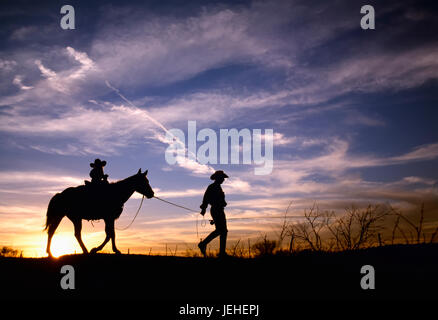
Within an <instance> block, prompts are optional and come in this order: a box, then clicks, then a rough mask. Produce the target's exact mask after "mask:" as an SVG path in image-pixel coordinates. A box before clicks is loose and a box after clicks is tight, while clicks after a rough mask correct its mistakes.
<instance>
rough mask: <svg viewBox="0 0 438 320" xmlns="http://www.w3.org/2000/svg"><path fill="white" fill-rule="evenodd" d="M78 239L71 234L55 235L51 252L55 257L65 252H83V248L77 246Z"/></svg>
mask: <svg viewBox="0 0 438 320" xmlns="http://www.w3.org/2000/svg"><path fill="white" fill-rule="evenodd" d="M76 243H77V242H76V239H75V237H74V236H72V235H71V234H62V233H61V234H56V233H55V235H54V236H53V239H52V244H51V248H50V249H51V252H52V255H53V256H54V257H59V256H62V255H65V254H72V253H75V252H78V250H79V252H81V249H80V248H79V247H78V246H76Z"/></svg>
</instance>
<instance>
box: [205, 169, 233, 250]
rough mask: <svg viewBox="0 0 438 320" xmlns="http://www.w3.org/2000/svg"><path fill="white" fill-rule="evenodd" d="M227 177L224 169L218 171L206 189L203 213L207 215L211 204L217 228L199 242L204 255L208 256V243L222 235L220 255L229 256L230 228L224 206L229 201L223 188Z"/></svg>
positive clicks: (211, 211) (212, 215)
mask: <svg viewBox="0 0 438 320" xmlns="http://www.w3.org/2000/svg"><path fill="white" fill-rule="evenodd" d="M225 178H228V176H227V175H226V174H225V173H224V172H223V171H222V170H219V171H216V172H215V173H213V174H212V176H211V177H210V179H211V180H214V182H213V183H212V184H210V185H209V186H208V188H207V190H206V191H205V194H204V198H203V200H202V204H201V206H200V208H201V209H202V210H201V214H202V215H205V211H206V209H207V207H208V205H211V209H210V213H211V217H212V218H213V223H214V225H215V226H216V229H215V230H214V231H213V232H212V233H210V234H209V235H208V236H207V238H205V239H204V240H203V241H201V242H200V243H199V244H198V247H199V250H201V253H202V254H203V255H204V257H205V256H206V249H207V244H208V243H210V241H212V240H213V239H214V238H216V237H217V236H220V249H219V256H220V257H225V256H227V253H226V252H225V249H226V246H227V234H228V230H227V221H226V218H225V212H224V208H225V207H226V206H227V203H226V202H225V193H224V192H223V190H222V188H221V184H222V183H223V182H224V180H225Z"/></svg>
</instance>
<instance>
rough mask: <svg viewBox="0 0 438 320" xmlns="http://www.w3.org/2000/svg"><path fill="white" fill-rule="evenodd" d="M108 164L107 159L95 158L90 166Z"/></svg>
mask: <svg viewBox="0 0 438 320" xmlns="http://www.w3.org/2000/svg"><path fill="white" fill-rule="evenodd" d="M105 166H106V161H105V160H104V161H100V159H96V160H94V163H90V167H92V168H94V167H105Z"/></svg>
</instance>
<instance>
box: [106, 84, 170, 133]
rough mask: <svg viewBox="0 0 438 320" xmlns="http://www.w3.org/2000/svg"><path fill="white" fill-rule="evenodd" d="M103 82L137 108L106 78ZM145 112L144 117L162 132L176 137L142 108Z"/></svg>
mask: <svg viewBox="0 0 438 320" xmlns="http://www.w3.org/2000/svg"><path fill="white" fill-rule="evenodd" d="M105 84H106V85H107V87H108V88H110V89H112V90H113V91H114V92H115V93H117V95H118V96H119V97H120V98H122V99H123V100H124V101H126V102H127V103H128V104H129V105H130V106H131V107H134V108H136V109H139V108H138V107H137V106H136V105H134V104H133V103H132V102H131V101H130V100H129V99H128V98H126V97H125V96H124V95H123V94H121V93H120V90H119V89H117V88H115V87H113V86H112V85H111V84H110V83H109V81H108V80H105ZM143 111H144V112H145V114H146V117H147V118H148V119H149V120H151V121H152V122H153V123H154V124H156V125H157V126H158V127H160V128H161V129H163V130H164V132H166V133H168V134H170V135H171V136H172V137H173V138H176V137H175V136H174V135H173V134H172V133H171V132H170V131H169V130H167V128H166V127H165V126H164V125H163V124H162V123H161V122H159V121H157V120H155V119H154V118H153V117H151V116H150V115H149V113H148V112H147V111H146V110H143Z"/></svg>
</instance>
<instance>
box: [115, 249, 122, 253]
mask: <svg viewBox="0 0 438 320" xmlns="http://www.w3.org/2000/svg"><path fill="white" fill-rule="evenodd" d="M114 253H115V254H122V253H121V252H120V250H114Z"/></svg>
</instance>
